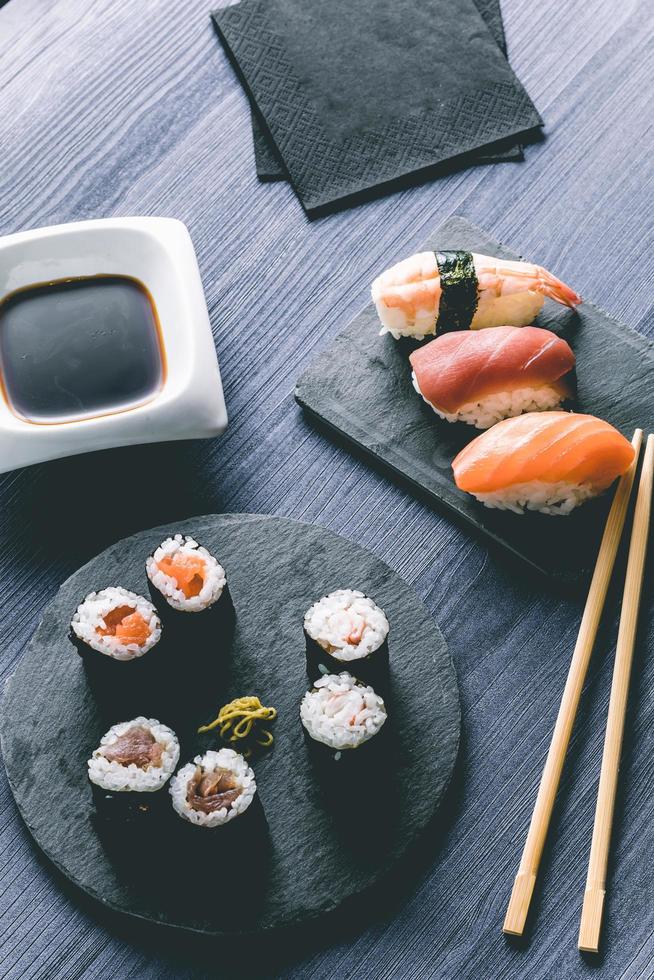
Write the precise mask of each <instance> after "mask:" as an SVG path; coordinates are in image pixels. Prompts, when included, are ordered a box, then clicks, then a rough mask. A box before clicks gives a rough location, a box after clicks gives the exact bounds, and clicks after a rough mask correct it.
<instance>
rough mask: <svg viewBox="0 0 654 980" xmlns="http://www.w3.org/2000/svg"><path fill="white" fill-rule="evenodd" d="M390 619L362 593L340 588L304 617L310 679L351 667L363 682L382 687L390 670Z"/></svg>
mask: <svg viewBox="0 0 654 980" xmlns="http://www.w3.org/2000/svg"><path fill="white" fill-rule="evenodd" d="M388 632H389V624H388V619H387V618H386V615H385V613H384V611H383V610H382V609H380V607H379V606H378V605H377V604H376V603H375V602H374V601H373V600H372V599H370V598H368V596H366V595H364V594H363V592H358V591H356V590H355V589H338V590H337V591H336V592H330V594H329V595H326V596H323V597H322V599H320V600H319V601H318V602H315V603H314V604H313V605H312V606H311V607H310V608H309V609H308V610H307V612H306V614H305V617H304V633H305V637H306V643H307V669H308V673H309V678H310V680H315V679H316V678H317V677H320V675H321V674H325V673H332V674H333V673H338V672H339V671H341V670H343V669H344V668H348V669H350V670H352V671H353V673H354V674H356V676H357V677H359V678H361V680H365V681H369V682H371V683H374V684H378V685H380V684H383V681H384V679H385V676H386V673H387V669H388Z"/></svg>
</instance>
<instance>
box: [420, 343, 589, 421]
mask: <svg viewBox="0 0 654 980" xmlns="http://www.w3.org/2000/svg"><path fill="white" fill-rule="evenodd" d="M409 360H410V362H411V367H412V368H413V372H412V379H413V385H414V388H415V389H416V391H417V392H418V394H419V395H422V397H423V398H424V400H425V401H426V402H427V404H428V405H431V407H432V408H433V409H434V411H435V412H436V414H437V415H440V417H441V418H443V419H446V420H447V421H448V422H466V423H467V424H468V425H474V426H475V427H476V428H478V429H488V428H489V427H490V426H491V425H495V423H496V422H499V421H500V420H501V419H507V418H511V417H513V416H515V415H521V414H522V413H523V412H542V411H546V410H548V409H552V408H558V407H559V405H561V403H562V402H563V401H565V399H566V398H570V397H571V395H572V388H571V386H570V383H569V381H568V379H567V378H566V375H567V374H568V373H569V372H570V371H571V370H572V368H573V367H574V364H575V356H574V354H573V353H572V350H571V349H570V346H569V345H568V344H567V343H566V342H565V340H563V339H562V338H561V337H557V336H556V334H554V333H552V332H551V331H550V330H543V329H541V328H540V327H496V329H495V330H481V331H478V332H472V331H469V330H466V331H463V332H458V333H448V334H443V336H442V337H437V338H436V340H432V341H431V342H430V343H429V344H426V345H425V346H424V347H419V348H418V350H416V351H414V352H413V354H411V356H410V358H409Z"/></svg>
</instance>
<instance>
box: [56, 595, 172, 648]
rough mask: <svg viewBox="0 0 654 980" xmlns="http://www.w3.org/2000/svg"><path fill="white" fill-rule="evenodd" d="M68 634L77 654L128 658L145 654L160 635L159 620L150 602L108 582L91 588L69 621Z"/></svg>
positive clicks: (154, 644) (157, 640)
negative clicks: (99, 587) (103, 587)
mask: <svg viewBox="0 0 654 980" xmlns="http://www.w3.org/2000/svg"><path fill="white" fill-rule="evenodd" d="M70 637H71V640H72V642H73V643H74V645H75V646H76V648H77V651H78V653H80V654H81V655H85V654H89V653H91V652H92V656H93V659H94V660H95V661H98V660H99V659H100V658H99V657H96V656H95V654H100V655H101V656H102V657H103V658H106V661H114V662H116V661H118V662H121V661H122V662H128V661H133V660H138V659H139V658H140V657H143V656H145V654H146V653H148V652H149V651H150V650H152V648H153V647H154V646H156V644H157V643H158V642H159V640H160V639H161V622H160V620H159V617H158V615H157V611H156V609H155V608H154V606H153V605H152V603H151V602H148V600H147V599H144V598H143V596H140V595H137V594H136V593H135V592H129V591H128V590H127V589H122V588H119V587H115V586H112V587H110V588H108V589H102V590H101V591H100V592H91V593H90V594H89V595H87V596H86V598H85V599H84V601H83V602H82V603H80V605H79V606H78V607H77V610H76V611H75V614H74V615H73V618H72V621H71V624H70Z"/></svg>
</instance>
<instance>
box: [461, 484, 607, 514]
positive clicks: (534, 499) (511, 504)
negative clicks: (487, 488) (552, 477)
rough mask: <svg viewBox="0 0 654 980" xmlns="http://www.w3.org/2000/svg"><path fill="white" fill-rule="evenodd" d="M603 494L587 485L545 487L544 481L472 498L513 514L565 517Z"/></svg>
mask: <svg viewBox="0 0 654 980" xmlns="http://www.w3.org/2000/svg"><path fill="white" fill-rule="evenodd" d="M601 492H602V491H601V490H598V489H596V488H595V487H593V486H591V485H590V484H587V483H586V484H583V483H582V484H578V483H569V482H567V481H564V480H561V481H560V482H559V483H545V482H543V481H542V480H533V481H532V482H530V483H516V484H515V485H514V486H510V487H507V488H506V489H504V490H497V491H495V492H494V493H475V494H473V496H474V497H476V499H477V500H478V501H479V502H480V503H482V504H484V505H485V506H486V507H491V508H494V509H497V510H511V511H513V513H514V514H524V513H525V510H535V511H540V513H541V514H550V515H551V516H554V517H556V516H560V517H565V516H566V515H567V514H569V513H570V512H571V511H573V510H574V509H575V507H579V505H580V504H583V503H585V502H586V501H587V500H590V499H591V497H597V496H598V495H599V494H600V493H601Z"/></svg>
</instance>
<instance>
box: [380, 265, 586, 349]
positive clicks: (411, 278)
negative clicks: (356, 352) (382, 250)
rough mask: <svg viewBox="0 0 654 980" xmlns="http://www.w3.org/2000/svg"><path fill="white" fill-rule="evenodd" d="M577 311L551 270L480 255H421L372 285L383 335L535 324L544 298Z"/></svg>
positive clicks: (574, 301)
mask: <svg viewBox="0 0 654 980" xmlns="http://www.w3.org/2000/svg"><path fill="white" fill-rule="evenodd" d="M545 296H549V297H550V299H553V300H556V302H557V303H561V304H563V305H564V306H571V307H572V306H576V305H577V304H578V303H581V297H579V296H578V295H577V293H575V291H574V290H573V289H570V287H569V286H566V285H565V283H562V282H561V280H560V279H557V278H556V276H553V275H552V273H551V272H548V271H547V269H543V268H542V267H541V266H539V265H532V263H531V262H509V261H508V260H506V259H498V258H494V257H493V256H491V255H478V254H477V253H476V252H462V251H456V252H418V254H417V255H412V256H411V258H408V259H404V260H403V261H402V262H398V263H397V265H394V266H392V268H390V269H387V270H386V272H382V274H381V275H380V276H378V277H377V279H375V281H374V282H373V284H372V298H373V302H374V303H375V306H376V307H377V312H378V314H379V319H380V320H381V322H382V329H381V333H387V332H388V333H390V334H392V335H393V337H395V339H396V340H398V339H399V338H400V337H417V338H418V339H420V340H423V339H424V338H425V337H428V336H433V335H434V334H435V333H436V331H437V330H438V333H446V332H447V331H449V330H467V329H468V328H470V329H471V330H478V329H480V328H481V327H498V326H500V325H502V324H509V325H512V326H516V327H520V326H524V324H526V323H532V321H533V320H534V318H535V317H536V315H537V314H538V312H539V310H540V309H541V307H542V305H543V301H544V297H545Z"/></svg>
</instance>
